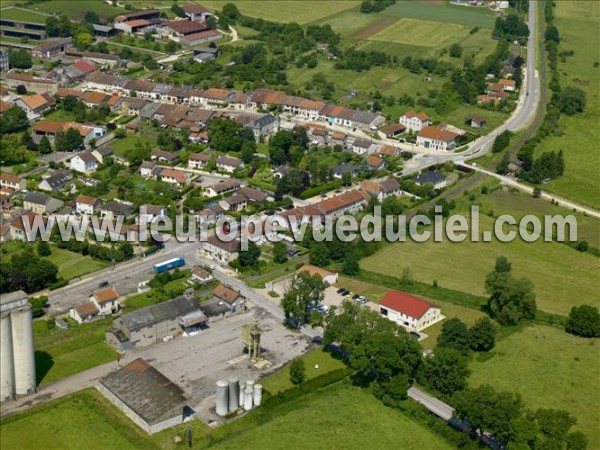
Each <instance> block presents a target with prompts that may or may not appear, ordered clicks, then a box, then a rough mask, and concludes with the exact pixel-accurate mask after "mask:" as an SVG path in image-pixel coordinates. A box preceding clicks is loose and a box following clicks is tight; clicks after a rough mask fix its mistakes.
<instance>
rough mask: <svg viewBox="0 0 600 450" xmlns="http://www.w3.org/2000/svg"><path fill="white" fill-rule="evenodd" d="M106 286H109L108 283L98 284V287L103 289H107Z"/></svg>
mask: <svg viewBox="0 0 600 450" xmlns="http://www.w3.org/2000/svg"><path fill="white" fill-rule="evenodd" d="M106 286H108V281H101V282H100V283H98V287H101V288H103V287H106Z"/></svg>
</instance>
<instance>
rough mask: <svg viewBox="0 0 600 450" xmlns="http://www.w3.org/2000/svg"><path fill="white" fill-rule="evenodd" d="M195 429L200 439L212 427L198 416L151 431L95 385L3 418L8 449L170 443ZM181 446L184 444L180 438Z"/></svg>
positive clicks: (163, 445) (164, 445)
mask: <svg viewBox="0 0 600 450" xmlns="http://www.w3.org/2000/svg"><path fill="white" fill-rule="evenodd" d="M188 428H192V429H193V436H194V439H198V438H200V437H201V436H203V435H205V434H207V433H208V432H209V428H208V427H207V426H206V425H204V424H203V423H201V422H200V421H196V420H195V421H193V422H189V423H186V424H185V425H181V426H179V427H175V428H171V429H169V430H165V431H162V432H160V433H157V434H154V435H152V436H149V435H147V434H146V433H145V432H144V431H142V430H141V429H140V428H139V427H138V426H136V425H135V424H134V423H133V422H132V421H131V420H130V419H129V418H127V417H126V416H125V414H123V413H122V412H121V411H119V410H118V409H117V408H116V407H114V406H113V405H112V403H110V402H109V401H108V400H106V399H105V398H104V397H103V396H102V395H101V394H100V393H99V392H98V391H96V390H95V389H91V388H90V389H85V390H83V391H80V392H77V393H75V394H72V395H69V396H66V397H63V398H61V399H58V400H55V401H51V402H48V403H46V404H44V405H41V406H37V407H35V408H33V409H30V410H28V411H27V412H25V413H20V414H16V415H12V416H10V417H7V418H3V419H2V425H1V426H0V432H1V433H2V448H3V449H7V450H17V449H18V450H29V449H36V448H40V444H41V442H42V440H43V443H44V444H43V446H44V448H46V449H75V448H95V447H98V445H99V443H101V446H102V448H106V449H123V450H125V449H132V450H133V449H139V448H147V449H170V448H176V446H175V444H174V443H173V438H174V437H175V436H179V437H181V438H182V439H183V438H185V436H186V430H187V429H188ZM180 447H181V444H180Z"/></svg>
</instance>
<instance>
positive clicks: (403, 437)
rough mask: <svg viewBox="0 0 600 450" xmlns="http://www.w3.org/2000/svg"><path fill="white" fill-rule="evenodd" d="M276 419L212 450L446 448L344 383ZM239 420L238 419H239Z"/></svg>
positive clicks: (233, 435)
mask: <svg viewBox="0 0 600 450" xmlns="http://www.w3.org/2000/svg"><path fill="white" fill-rule="evenodd" d="M277 409H278V411H280V413H279V414H278V416H277V418H275V419H273V420H271V421H270V422H267V423H265V424H263V425H258V426H254V427H249V428H246V429H242V430H240V432H236V433H231V437H229V438H226V439H224V440H223V441H221V442H219V443H217V444H216V445H215V446H214V447H211V448H216V449H240V448H244V449H257V450H258V449H269V450H275V449H286V450H288V449H305V448H311V449H316V448H319V449H326V448H345V449H364V448H373V449H379V448H401V449H414V450H417V449H419V450H421V449H446V448H451V446H450V445H449V444H448V443H446V441H444V440H443V439H442V438H440V437H438V436H437V435H435V434H433V433H432V432H431V431H429V430H428V429H427V428H424V427H423V426H422V425H420V424H418V423H416V422H413V421H412V420H411V419H409V418H408V417H406V416H405V415H403V414H402V413H401V412H400V411H397V410H393V409H391V408H387V407H385V406H384V405H383V404H382V403H381V402H380V401H379V400H377V399H376V398H375V397H373V395H372V394H371V393H370V392H369V391H368V390H364V389H360V388H357V387H353V386H351V385H349V384H346V383H344V382H342V383H336V384H334V385H332V386H330V387H328V388H325V389H322V390H319V391H318V392H315V393H311V394H308V395H306V396H304V397H302V398H300V399H298V400H295V401H293V402H288V403H285V404H283V405H281V406H279V407H277ZM242 420H243V419H242Z"/></svg>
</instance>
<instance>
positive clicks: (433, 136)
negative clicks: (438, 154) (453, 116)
mask: <svg viewBox="0 0 600 450" xmlns="http://www.w3.org/2000/svg"><path fill="white" fill-rule="evenodd" d="M458 136H459V135H458V134H457V133H455V132H453V131H450V130H448V129H447V128H446V127H445V126H443V125H437V126H428V127H425V128H423V129H422V130H421V131H420V132H419V134H418V136H417V145H418V146H419V147H423V148H428V149H431V150H445V151H449V150H453V149H454V148H455V147H456V139H457V138H458Z"/></svg>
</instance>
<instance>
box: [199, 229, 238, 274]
mask: <svg viewBox="0 0 600 450" xmlns="http://www.w3.org/2000/svg"><path fill="white" fill-rule="evenodd" d="M239 248H240V241H239V239H237V238H236V239H234V240H231V241H229V242H225V241H222V240H221V239H219V238H218V237H217V236H216V235H212V236H210V237H209V238H208V239H207V240H206V241H204V242H201V243H200V250H201V252H202V254H203V255H204V256H206V257H208V258H210V259H212V260H213V261H216V262H218V263H219V264H222V265H224V266H226V265H228V264H229V263H230V262H231V261H233V260H234V259H236V258H237V257H238V252H239Z"/></svg>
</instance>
